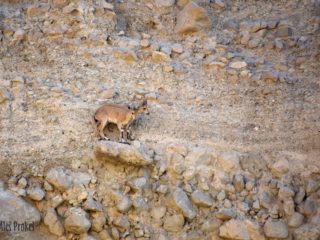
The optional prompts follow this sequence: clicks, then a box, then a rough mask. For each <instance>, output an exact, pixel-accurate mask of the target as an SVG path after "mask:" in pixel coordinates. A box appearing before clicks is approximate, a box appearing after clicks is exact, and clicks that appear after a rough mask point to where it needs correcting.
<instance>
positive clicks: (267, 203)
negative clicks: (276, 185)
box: [258, 191, 271, 209]
mask: <svg viewBox="0 0 320 240" xmlns="http://www.w3.org/2000/svg"><path fill="white" fill-rule="evenodd" d="M258 198H259V203H260V206H262V207H264V208H266V209H270V208H271V196H270V193H269V192H267V191H263V192H261V193H260V194H259V196H258Z"/></svg>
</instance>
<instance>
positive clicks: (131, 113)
mask: <svg viewBox="0 0 320 240" xmlns="http://www.w3.org/2000/svg"><path fill="white" fill-rule="evenodd" d="M142 112H146V113H147V114H149V112H148V108H147V101H146V100H145V101H143V102H142V103H141V104H140V106H139V107H138V108H136V109H130V108H129V107H127V106H124V105H118V104H105V105H103V106H101V107H100V108H98V109H97V111H96V113H95V115H94V119H95V120H96V121H97V123H98V124H97V128H98V132H99V135H100V137H101V138H102V139H106V140H109V138H107V137H106V136H105V134H104V132H103V130H104V128H105V127H106V126H107V124H108V123H114V124H116V125H117V127H118V129H119V131H120V142H127V139H128V132H129V128H130V125H131V124H132V122H133V121H134V120H135V119H136V118H137V116H138V115H139V114H140V113H142ZM124 133H125V134H124ZM124 135H125V138H124Z"/></svg>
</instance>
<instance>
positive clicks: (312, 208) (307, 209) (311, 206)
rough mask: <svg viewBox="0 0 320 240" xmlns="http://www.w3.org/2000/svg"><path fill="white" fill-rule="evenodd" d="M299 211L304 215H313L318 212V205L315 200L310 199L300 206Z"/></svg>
mask: <svg viewBox="0 0 320 240" xmlns="http://www.w3.org/2000/svg"><path fill="white" fill-rule="evenodd" d="M298 211H299V212H300V213H302V214H304V215H307V216H308V215H311V214H313V213H315V212H316V211H317V204H316V201H315V200H314V199H311V198H310V197H308V198H307V199H306V200H305V201H303V202H302V203H300V204H299V205H298Z"/></svg>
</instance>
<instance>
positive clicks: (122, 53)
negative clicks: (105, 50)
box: [113, 49, 138, 63]
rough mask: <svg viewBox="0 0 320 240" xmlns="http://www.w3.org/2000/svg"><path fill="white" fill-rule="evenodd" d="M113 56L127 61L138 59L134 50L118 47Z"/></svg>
mask: <svg viewBox="0 0 320 240" xmlns="http://www.w3.org/2000/svg"><path fill="white" fill-rule="evenodd" d="M113 56H114V57H115V58H118V59H121V60H123V61H125V62H126V63H135V62H137V61H138V57H137V55H136V53H135V52H134V51H133V50H127V49H116V50H114V51H113Z"/></svg>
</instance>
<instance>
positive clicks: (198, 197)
mask: <svg viewBox="0 0 320 240" xmlns="http://www.w3.org/2000/svg"><path fill="white" fill-rule="evenodd" d="M191 200H192V202H194V204H196V205H197V206H200V207H211V206H212V205H213V200H212V198H211V197H210V195H209V194H206V193H204V192H201V191H199V190H196V191H194V192H193V193H192V195H191Z"/></svg>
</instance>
